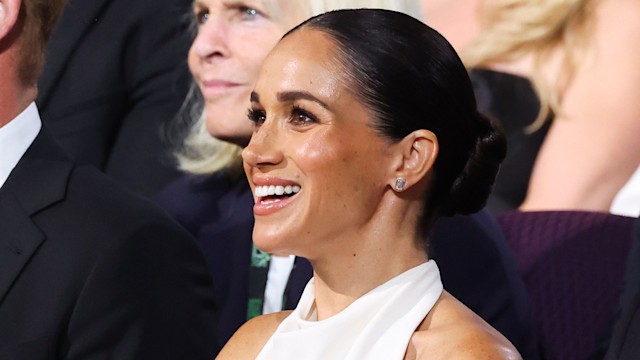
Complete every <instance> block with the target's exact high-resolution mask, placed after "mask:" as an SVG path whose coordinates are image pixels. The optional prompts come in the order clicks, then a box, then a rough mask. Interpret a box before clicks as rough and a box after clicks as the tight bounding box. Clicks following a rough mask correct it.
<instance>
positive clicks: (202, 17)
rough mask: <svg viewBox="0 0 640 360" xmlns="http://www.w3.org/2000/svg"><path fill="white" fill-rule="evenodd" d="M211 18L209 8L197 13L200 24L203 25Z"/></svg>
mask: <svg viewBox="0 0 640 360" xmlns="http://www.w3.org/2000/svg"><path fill="white" fill-rule="evenodd" d="M208 19H209V10H200V11H198V12H196V13H195V20H196V23H197V24H198V25H202V24H204V23H205V22H207V20H208Z"/></svg>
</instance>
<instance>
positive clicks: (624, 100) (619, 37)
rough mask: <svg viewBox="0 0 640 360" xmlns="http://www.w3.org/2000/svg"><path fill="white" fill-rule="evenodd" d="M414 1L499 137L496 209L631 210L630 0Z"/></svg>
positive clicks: (639, 38)
mask: <svg viewBox="0 0 640 360" xmlns="http://www.w3.org/2000/svg"><path fill="white" fill-rule="evenodd" d="M466 3H469V2H468V1H467V2H466ZM422 4H423V6H424V16H425V18H426V19H427V21H429V22H430V23H431V24H432V25H433V26H434V27H435V28H436V29H439V30H440V31H441V32H442V33H443V34H444V35H445V37H449V38H450V39H451V41H452V43H453V44H454V45H455V46H457V49H458V51H459V52H460V53H461V56H462V58H463V60H464V61H465V65H466V66H467V67H468V68H470V69H472V71H471V74H472V79H473V80H474V82H475V84H474V85H475V88H476V93H477V95H478V100H479V102H480V107H481V108H482V109H484V110H486V111H487V112H488V113H489V114H490V115H493V116H494V117H495V118H497V119H498V120H499V122H500V123H501V124H502V126H503V127H504V128H505V131H506V133H507V135H508V143H509V153H508V155H507V159H506V160H505V163H504V164H503V168H502V169H501V173H500V174H499V175H498V179H497V182H496V189H495V191H494V196H493V197H492V199H491V200H490V204H492V206H493V208H494V209H498V210H503V209H510V208H520V209H522V210H543V209H556V210H562V209H584V210H594V211H612V212H614V213H619V214H625V215H629V216H638V213H639V212H640V176H639V175H640V174H636V175H635V176H633V177H632V174H634V171H636V170H637V169H638V168H639V165H640V142H638V141H636V139H635V135H634V134H636V133H638V132H640V106H639V105H638V101H637V99H638V98H639V97H640V66H638V64H637V61H636V59H637V58H638V57H640V21H638V19H639V18H640V1H637V0H622V1H620V0H540V1H528V0H476V1H472V2H471V4H469V5H470V6H467V7H462V6H459V5H460V4H461V2H460V1H457V0H446V1H440V0H431V1H423V2H422ZM455 17H461V18H464V19H466V20H467V22H465V26H461V24H460V23H457V24H454V23H453V22H452V20H451V19H453V18H455ZM625 184H627V185H626V186H625ZM623 186H624V188H623ZM625 204H626V205H625ZM629 204H630V206H629Z"/></svg>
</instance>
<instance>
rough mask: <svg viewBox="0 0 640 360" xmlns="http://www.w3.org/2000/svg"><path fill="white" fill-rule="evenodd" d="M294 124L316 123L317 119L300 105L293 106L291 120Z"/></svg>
mask: <svg viewBox="0 0 640 360" xmlns="http://www.w3.org/2000/svg"><path fill="white" fill-rule="evenodd" d="M290 122H291V123H292V124H294V125H307V124H312V123H317V122H318V120H317V119H316V117H315V116H313V115H312V114H311V113H310V112H308V111H306V110H304V109H302V108H301V107H298V106H294V107H293V109H292V110H291V121H290Z"/></svg>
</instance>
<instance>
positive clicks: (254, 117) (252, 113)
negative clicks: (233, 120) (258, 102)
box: [247, 108, 267, 126]
mask: <svg viewBox="0 0 640 360" xmlns="http://www.w3.org/2000/svg"><path fill="white" fill-rule="evenodd" d="M247 118H248V119H249V120H251V122H253V123H254V124H255V125H256V126H257V125H262V124H263V123H264V122H265V121H266V120H267V114H266V113H265V112H264V110H260V109H255V108H249V109H248V110H247Z"/></svg>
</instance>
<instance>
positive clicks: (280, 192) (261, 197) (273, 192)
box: [253, 185, 301, 215]
mask: <svg viewBox="0 0 640 360" xmlns="http://www.w3.org/2000/svg"><path fill="white" fill-rule="evenodd" d="M300 189H301V188H300V186H299V185H262V186H256V187H255V190H254V195H255V197H256V203H255V205H254V206H253V213H254V214H255V215H269V214H272V213H274V212H276V211H278V210H280V209H282V208H283V207H285V206H287V205H288V204H289V203H290V202H291V199H292V198H293V197H294V196H295V195H296V194H297V193H299V192H300Z"/></svg>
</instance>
